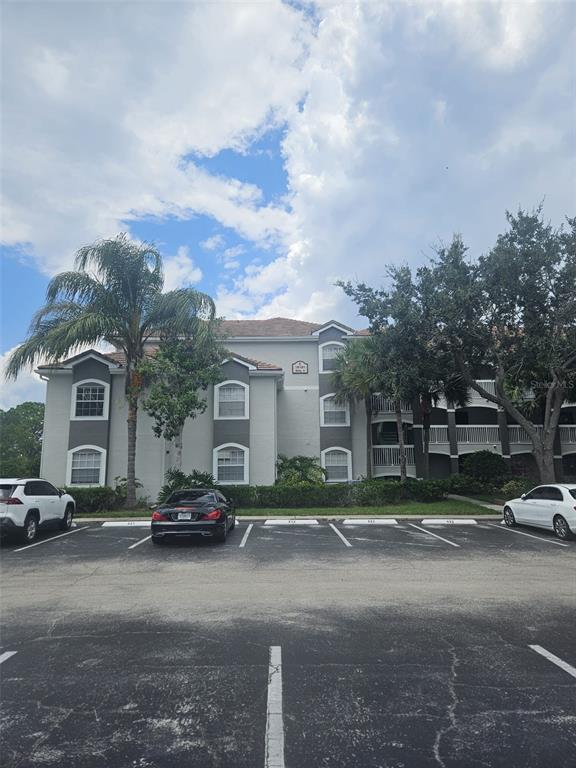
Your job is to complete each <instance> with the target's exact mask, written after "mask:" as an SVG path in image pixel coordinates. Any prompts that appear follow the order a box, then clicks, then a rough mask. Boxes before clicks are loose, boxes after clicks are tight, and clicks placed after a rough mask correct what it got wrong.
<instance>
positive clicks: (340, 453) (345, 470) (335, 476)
mask: <svg viewBox="0 0 576 768" xmlns="http://www.w3.org/2000/svg"><path fill="white" fill-rule="evenodd" d="M350 458H351V455H350V451H348V450H346V449H344V448H329V449H327V450H325V451H323V453H322V466H323V467H324V469H325V470H326V482H328V483H330V482H333V483H337V482H341V483H343V482H347V481H348V480H350V479H351V475H352V471H351V469H352V468H351V466H350Z"/></svg>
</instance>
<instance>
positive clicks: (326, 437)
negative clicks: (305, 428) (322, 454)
mask: <svg viewBox="0 0 576 768" xmlns="http://www.w3.org/2000/svg"><path fill="white" fill-rule="evenodd" d="M336 447H340V448H348V450H349V451H351V450H352V430H351V429H350V427H320V450H321V451H324V450H326V448H336Z"/></svg>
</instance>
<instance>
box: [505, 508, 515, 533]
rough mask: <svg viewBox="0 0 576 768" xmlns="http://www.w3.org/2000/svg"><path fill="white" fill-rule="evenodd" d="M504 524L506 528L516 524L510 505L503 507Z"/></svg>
mask: <svg viewBox="0 0 576 768" xmlns="http://www.w3.org/2000/svg"><path fill="white" fill-rule="evenodd" d="M503 519H504V524H505V525H506V526H508V528H514V526H515V525H516V518H515V517H514V512H512V510H511V509H510V507H504V516H503Z"/></svg>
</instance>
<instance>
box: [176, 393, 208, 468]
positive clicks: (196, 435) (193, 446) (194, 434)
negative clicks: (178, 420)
mask: <svg viewBox="0 0 576 768" xmlns="http://www.w3.org/2000/svg"><path fill="white" fill-rule="evenodd" d="M213 403H214V399H213V392H212V390H209V391H208V392H207V393H206V404H207V407H206V410H205V411H204V413H201V414H199V415H198V416H197V417H196V418H195V419H188V420H187V421H186V424H185V425H184V431H183V433H182V470H183V471H184V472H187V473H190V472H192V470H194V469H197V470H198V471H200V472H210V473H211V472H212V439H213V427H212V414H213V408H214V405H213ZM165 447H166V451H167V453H166V464H167V466H168V465H171V464H172V462H173V459H174V446H173V445H170V444H166V446H165Z"/></svg>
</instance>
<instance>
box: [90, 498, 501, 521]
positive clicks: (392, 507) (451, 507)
mask: <svg viewBox="0 0 576 768" xmlns="http://www.w3.org/2000/svg"><path fill="white" fill-rule="evenodd" d="M151 514H152V513H151V511H150V510H149V509H147V508H145V507H144V508H142V509H114V510H111V511H107V512H97V513H94V514H93V515H87V514H79V515H78V517H79V518H87V519H89V518H90V517H94V518H96V517H106V518H110V519H111V520H114V519H116V520H122V519H129V518H139V519H145V520H148V519H150V517H151ZM493 514H494V511H493V510H490V509H486V507H481V506H479V505H478V504H471V503H469V502H467V501H455V500H454V499H447V500H446V501H431V502H428V503H424V502H419V501H407V502H403V503H401V504H388V505H386V506H382V507H303V508H301V509H270V508H269V509H259V508H248V507H246V508H242V509H238V510H237V515H238V517H252V516H258V517H290V518H294V517H318V516H326V515H329V516H335V517H336V516H340V517H341V516H346V517H349V516H352V515H360V516H361V517H373V516H374V515H417V516H421V517H437V516H442V517H457V516H458V515H474V516H478V515H493Z"/></svg>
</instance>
